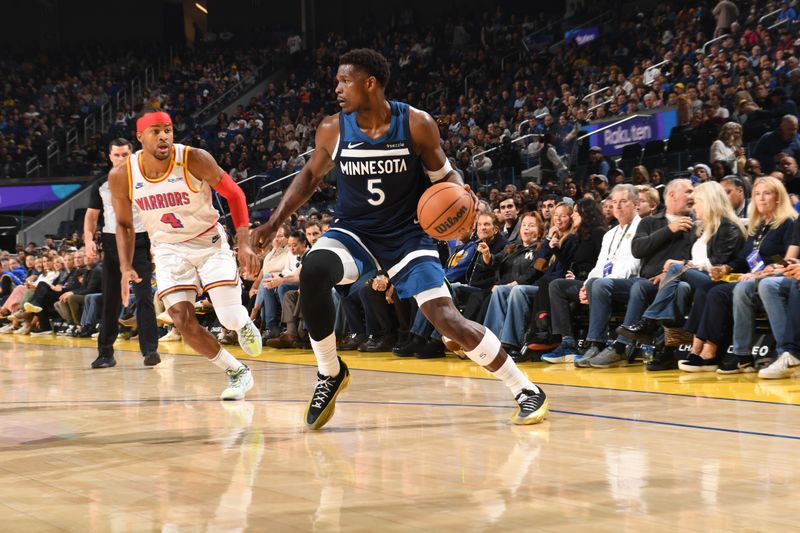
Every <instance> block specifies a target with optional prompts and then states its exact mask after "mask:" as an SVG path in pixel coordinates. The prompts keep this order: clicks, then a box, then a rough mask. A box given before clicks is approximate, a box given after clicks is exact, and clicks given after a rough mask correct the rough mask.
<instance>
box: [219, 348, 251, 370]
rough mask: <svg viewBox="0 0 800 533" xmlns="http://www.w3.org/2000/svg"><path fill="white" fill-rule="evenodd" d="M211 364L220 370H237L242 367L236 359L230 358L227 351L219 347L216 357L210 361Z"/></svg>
mask: <svg viewBox="0 0 800 533" xmlns="http://www.w3.org/2000/svg"><path fill="white" fill-rule="evenodd" d="M211 362H212V363H214V364H215V365H217V366H218V367H220V368H221V369H222V370H238V369H239V368H241V367H243V366H244V365H243V364H242V363H241V362H240V361H239V360H238V359H236V358H235V357H234V356H232V355H231V354H230V353H229V352H228V350H226V349H225V348H222V347H220V349H219V352H218V353H217V355H215V356H214V358H213V359H211Z"/></svg>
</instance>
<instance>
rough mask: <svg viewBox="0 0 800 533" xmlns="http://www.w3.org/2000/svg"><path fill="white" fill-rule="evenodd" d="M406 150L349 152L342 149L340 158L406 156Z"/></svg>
mask: <svg viewBox="0 0 800 533" xmlns="http://www.w3.org/2000/svg"><path fill="white" fill-rule="evenodd" d="M409 153H410V152H409V151H408V148H398V149H396V150H350V149H349V148H342V153H341V156H342V157H389V156H393V155H408V154H409Z"/></svg>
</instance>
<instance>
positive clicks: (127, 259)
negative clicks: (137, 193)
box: [108, 163, 141, 305]
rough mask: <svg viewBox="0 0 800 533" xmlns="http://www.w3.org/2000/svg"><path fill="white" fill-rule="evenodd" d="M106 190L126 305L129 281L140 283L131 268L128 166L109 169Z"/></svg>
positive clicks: (132, 239)
mask: <svg viewBox="0 0 800 533" xmlns="http://www.w3.org/2000/svg"><path fill="white" fill-rule="evenodd" d="M108 188H109V190H110V191H111V203H112V204H113V205H114V213H115V215H116V217H117V235H116V238H117V253H118V254H119V269H120V271H121V272H122V280H121V286H120V289H121V291H122V303H123V305H128V298H129V296H130V285H129V283H130V282H131V281H133V282H136V283H138V282H139V281H141V278H139V275H138V274H137V273H136V270H134V268H133V245H134V243H135V241H136V233H135V231H134V229H133V204H132V203H131V197H130V178H129V177H128V164H127V163H126V164H124V165H120V166H118V167H116V168H113V169H111V172H110V173H109V174H108Z"/></svg>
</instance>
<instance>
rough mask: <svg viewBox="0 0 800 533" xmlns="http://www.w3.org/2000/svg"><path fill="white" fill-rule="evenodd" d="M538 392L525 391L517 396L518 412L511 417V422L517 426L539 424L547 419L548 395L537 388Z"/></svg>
mask: <svg viewBox="0 0 800 533" xmlns="http://www.w3.org/2000/svg"><path fill="white" fill-rule="evenodd" d="M536 388H537V389H538V392H536V391H533V390H531V389H523V390H522V392H520V393H519V394H517V397H516V400H517V410H516V411H515V412H514V415H513V416H512V417H511V422H512V423H514V424H517V425H523V424H538V423H539V422H542V421H543V420H544V419H545V418H547V405H548V401H547V395H546V394H545V393H544V391H543V390H542V389H541V388H539V387H536Z"/></svg>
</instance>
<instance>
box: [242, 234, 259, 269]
mask: <svg viewBox="0 0 800 533" xmlns="http://www.w3.org/2000/svg"><path fill="white" fill-rule="evenodd" d="M238 257H239V265H240V266H241V267H242V268H243V269H244V275H245V278H247V279H253V278H255V277H256V276H257V275H258V272H259V270H261V265H260V264H259V260H258V256H257V255H256V254H255V252H253V248H251V247H250V242H249V240H248V239H242V240H240V241H239V254H238Z"/></svg>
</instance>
